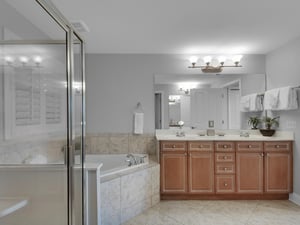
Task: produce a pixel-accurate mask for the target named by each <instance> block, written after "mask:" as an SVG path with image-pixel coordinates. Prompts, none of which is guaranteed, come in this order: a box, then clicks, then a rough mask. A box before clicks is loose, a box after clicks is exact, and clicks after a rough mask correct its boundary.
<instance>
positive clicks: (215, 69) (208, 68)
mask: <svg viewBox="0 0 300 225" xmlns="http://www.w3.org/2000/svg"><path fill="white" fill-rule="evenodd" d="M242 57H243V56H242V55H234V56H233V57H232V61H233V63H234V65H225V61H226V59H227V58H226V57H225V56H219V57H216V58H215V60H216V61H218V63H219V65H216V66H212V65H211V63H212V60H213V57H211V56H205V57H203V61H204V63H205V65H199V66H198V65H196V64H197V62H198V57H197V56H192V57H190V59H189V60H190V63H191V64H192V66H189V67H188V68H192V69H195V68H200V69H201V70H202V72H203V73H220V72H222V71H223V67H242V65H240V61H241V59H242Z"/></svg>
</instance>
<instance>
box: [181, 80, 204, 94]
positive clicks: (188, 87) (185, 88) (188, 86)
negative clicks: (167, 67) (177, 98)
mask: <svg viewBox="0 0 300 225" xmlns="http://www.w3.org/2000/svg"><path fill="white" fill-rule="evenodd" d="M198 85H199V83H198V82H181V83H178V88H179V91H183V92H184V94H186V95H189V94H190V90H191V89H194V88H196V87H197V86H198Z"/></svg>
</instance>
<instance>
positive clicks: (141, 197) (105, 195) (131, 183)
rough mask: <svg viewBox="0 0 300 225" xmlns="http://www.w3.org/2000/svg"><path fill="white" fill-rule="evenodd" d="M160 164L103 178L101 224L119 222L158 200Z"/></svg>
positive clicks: (124, 220)
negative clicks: (108, 178)
mask: <svg viewBox="0 0 300 225" xmlns="http://www.w3.org/2000/svg"><path fill="white" fill-rule="evenodd" d="M159 174H160V173H159V164H158V163H155V162H151V163H149V166H147V167H145V168H143V169H139V170H137V171H135V172H132V173H129V174H122V175H119V176H114V177H111V179H110V180H107V179H105V181H101V188H100V189H101V222H102V225H118V224H122V223H124V222H126V221H127V220H129V219H130V218H132V217H134V216H136V215H138V214H140V213H141V212H143V211H144V210H146V209H148V208H150V207H152V206H154V205H156V204H157V203H158V202H159V201H160V198H159Z"/></svg>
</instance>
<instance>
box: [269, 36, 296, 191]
mask: <svg viewBox="0 0 300 225" xmlns="http://www.w3.org/2000/svg"><path fill="white" fill-rule="evenodd" d="M299 58H300V38H298V39H297V40H294V41H292V42H290V43H288V44H287V45H285V46H283V47H281V48H279V49H276V50H274V51H273V52H271V53H269V54H268V55H267V57H266V73H267V89H273V88H277V87H284V86H299V85H300V71H299ZM299 98H300V91H299V90H298V102H299ZM277 114H278V115H279V116H280V129H282V130H291V131H294V132H295V148H294V192H295V193H297V194H300V176H299V174H298V172H299V171H300V149H299V148H300V110H299V109H298V110H292V111H286V112H284V111H282V112H280V113H277Z"/></svg>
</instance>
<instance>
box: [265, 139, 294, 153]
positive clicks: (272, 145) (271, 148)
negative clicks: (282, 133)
mask: <svg viewBox="0 0 300 225" xmlns="http://www.w3.org/2000/svg"><path fill="white" fill-rule="evenodd" d="M264 149H265V151H266V152H278V151H284V152H287V151H290V150H291V149H292V148H291V142H290V141H280V142H279V141H270V142H264Z"/></svg>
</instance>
